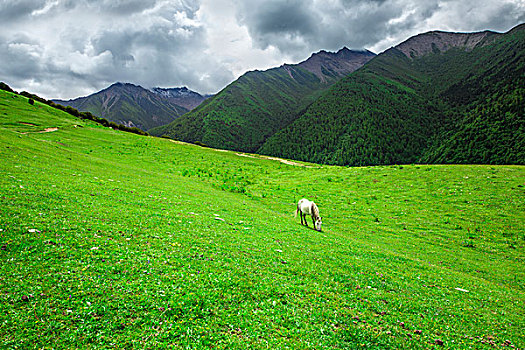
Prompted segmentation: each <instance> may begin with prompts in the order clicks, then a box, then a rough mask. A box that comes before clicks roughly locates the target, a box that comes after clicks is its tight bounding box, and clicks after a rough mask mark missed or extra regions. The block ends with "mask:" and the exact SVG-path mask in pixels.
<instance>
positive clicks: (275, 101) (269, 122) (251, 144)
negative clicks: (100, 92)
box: [149, 47, 375, 152]
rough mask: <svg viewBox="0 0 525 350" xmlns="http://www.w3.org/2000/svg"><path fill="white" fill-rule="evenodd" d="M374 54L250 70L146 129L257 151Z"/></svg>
mask: <svg viewBox="0 0 525 350" xmlns="http://www.w3.org/2000/svg"><path fill="white" fill-rule="evenodd" d="M373 57H375V54H374V53H372V52H370V51H366V50H365V51H351V50H349V49H348V48H346V47H345V48H342V49H341V50H339V51H338V52H326V51H320V52H318V53H315V54H312V56H311V57H310V58H308V59H307V60H305V61H303V62H301V63H299V64H285V65H282V66H280V67H277V68H272V69H269V70H265V71H251V72H247V73H246V74H244V75H242V76H241V77H240V78H239V79H237V80H236V81H234V82H233V83H231V84H230V85H228V86H227V87H225V88H224V89H223V90H222V91H220V92H219V93H218V94H217V95H215V96H214V97H213V98H211V99H209V100H207V101H206V102H205V103H203V104H201V105H200V106H199V107H197V108H195V109H194V110H192V111H191V112H189V113H187V114H185V115H183V116H182V117H180V118H177V119H176V120H175V121H173V122H172V123H170V124H168V125H165V126H161V127H158V128H155V129H152V130H149V132H150V133H151V134H152V135H156V136H165V137H170V138H175V139H178V140H182V141H187V142H196V141H198V142H201V143H203V144H206V145H208V146H210V147H217V148H227V149H234V150H240V151H246V152H255V151H257V150H258V149H259V148H260V147H261V146H262V145H263V143H264V142H265V141H266V140H267V139H268V138H269V137H270V136H272V135H273V134H274V133H276V132H277V131H279V130H280V129H282V128H284V127H286V126H287V125H288V124H289V123H291V122H293V121H294V120H295V119H296V117H297V116H298V115H300V114H301V113H302V111H303V110H305V109H306V108H307V107H308V106H309V105H310V104H311V103H312V102H313V101H315V100H316V99H317V98H318V97H319V96H320V94H321V93H322V92H323V91H325V90H326V89H328V88H329V87H330V86H331V85H332V84H333V83H335V82H336V81H338V80H339V79H341V78H343V77H344V76H346V75H348V74H350V73H351V72H353V71H355V70H356V69H358V68H359V67H362V66H363V65H364V64H365V63H366V62H368V61H369V60H370V59H372V58H373Z"/></svg>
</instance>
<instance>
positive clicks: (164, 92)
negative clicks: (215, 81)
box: [151, 86, 213, 111]
mask: <svg viewBox="0 0 525 350" xmlns="http://www.w3.org/2000/svg"><path fill="white" fill-rule="evenodd" d="M151 91H153V92H154V93H156V94H159V95H161V96H163V97H166V98H169V99H171V100H172V101H173V102H174V103H175V104H176V105H178V106H181V107H184V108H186V109H187V110H188V111H191V110H192V109H194V108H196V107H197V106H199V105H200V104H201V103H202V102H203V101H204V100H206V99H207V98H210V97H211V96H213V95H201V94H199V93H198V92H195V91H192V90H190V89H188V88H187V87H185V86H183V87H180V88H160V87H155V88H152V89H151Z"/></svg>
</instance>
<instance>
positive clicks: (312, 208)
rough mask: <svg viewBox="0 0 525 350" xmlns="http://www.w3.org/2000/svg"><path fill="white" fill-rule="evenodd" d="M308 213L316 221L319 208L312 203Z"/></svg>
mask: <svg viewBox="0 0 525 350" xmlns="http://www.w3.org/2000/svg"><path fill="white" fill-rule="evenodd" d="M310 211H311V212H312V215H313V216H314V217H315V219H316V220H317V219H319V208H318V207H317V205H316V204H315V203H314V202H312V205H311V208H310Z"/></svg>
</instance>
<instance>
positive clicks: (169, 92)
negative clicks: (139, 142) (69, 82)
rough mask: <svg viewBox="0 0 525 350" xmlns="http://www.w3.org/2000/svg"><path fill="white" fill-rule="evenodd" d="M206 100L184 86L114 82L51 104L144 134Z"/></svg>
mask: <svg viewBox="0 0 525 350" xmlns="http://www.w3.org/2000/svg"><path fill="white" fill-rule="evenodd" d="M208 97H210V95H207V96H202V95H201V94H199V93H197V92H194V91H191V90H189V89H188V88H186V87H182V88H159V87H156V88H153V89H151V90H149V89H145V88H143V87H142V86H139V85H134V84H130V83H115V84H113V85H111V86H109V87H108V88H106V89H104V90H102V91H99V92H97V93H94V94H92V95H89V96H86V97H79V98H76V99H72V100H68V101H65V100H53V102H55V103H58V104H61V105H64V106H71V107H73V108H75V109H78V110H79V111H82V112H91V113H92V114H94V115H96V116H98V117H102V118H106V119H108V120H110V121H113V122H116V123H119V124H123V125H126V126H128V127H137V128H139V129H142V130H145V131H146V130H148V129H151V128H153V127H156V126H160V125H164V124H168V123H170V122H172V121H173V120H175V119H176V118H178V117H180V116H181V115H183V114H184V113H186V112H188V111H190V110H192V109H193V108H195V107H197V106H198V105H199V104H201V103H202V102H203V101H204V100H205V99H206V98H208Z"/></svg>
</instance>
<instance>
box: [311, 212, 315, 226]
mask: <svg viewBox="0 0 525 350" xmlns="http://www.w3.org/2000/svg"><path fill="white" fill-rule="evenodd" d="M312 225H314V227H315V219H314V216H313V215H312Z"/></svg>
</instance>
